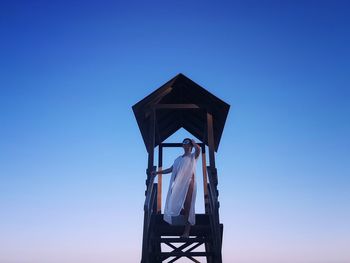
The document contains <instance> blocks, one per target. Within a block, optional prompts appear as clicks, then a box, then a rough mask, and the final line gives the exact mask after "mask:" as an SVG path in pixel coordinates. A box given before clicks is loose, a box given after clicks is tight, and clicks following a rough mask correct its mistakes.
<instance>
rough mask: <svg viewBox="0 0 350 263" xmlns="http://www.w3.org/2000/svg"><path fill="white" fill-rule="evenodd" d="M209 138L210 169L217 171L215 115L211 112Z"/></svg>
mask: <svg viewBox="0 0 350 263" xmlns="http://www.w3.org/2000/svg"><path fill="white" fill-rule="evenodd" d="M207 137H208V146H209V163H210V167H211V168H213V169H215V154H214V151H215V144H214V125H213V115H212V114H211V113H209V112H207Z"/></svg>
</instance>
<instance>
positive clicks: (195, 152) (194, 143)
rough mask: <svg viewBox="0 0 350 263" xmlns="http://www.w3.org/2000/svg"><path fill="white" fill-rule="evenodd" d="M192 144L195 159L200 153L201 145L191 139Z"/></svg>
mask: <svg viewBox="0 0 350 263" xmlns="http://www.w3.org/2000/svg"><path fill="white" fill-rule="evenodd" d="M191 141H192V145H193V147H194V157H195V158H196V159H197V158H198V156H199V154H200V153H201V147H200V146H199V145H198V144H197V143H196V142H195V141H194V140H193V139H192V140H191Z"/></svg>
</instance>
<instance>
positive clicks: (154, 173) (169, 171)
mask: <svg viewBox="0 0 350 263" xmlns="http://www.w3.org/2000/svg"><path fill="white" fill-rule="evenodd" d="M172 171H173V166H171V167H170V168H168V169H165V170H162V171H153V172H152V175H153V176H156V175H157V174H168V173H171V172H172Z"/></svg>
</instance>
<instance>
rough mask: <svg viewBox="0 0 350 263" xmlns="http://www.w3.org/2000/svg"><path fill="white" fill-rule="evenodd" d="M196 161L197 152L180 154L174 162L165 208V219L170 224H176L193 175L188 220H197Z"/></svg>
mask: <svg viewBox="0 0 350 263" xmlns="http://www.w3.org/2000/svg"><path fill="white" fill-rule="evenodd" d="M196 161H197V159H196V158H195V153H191V155H189V156H184V157H183V156H179V157H178V158H176V159H175V161H174V164H173V171H172V174H171V178H170V183H169V190H168V195H167V198H166V202H165V208H164V220H165V221H166V222H168V223H169V224H174V221H175V220H174V219H175V218H176V217H178V216H179V215H180V212H181V210H182V209H183V207H184V203H185V200H186V196H187V191H188V189H189V186H190V183H191V179H192V175H193V176H194V182H193V193H192V200H191V208H190V211H189V217H188V222H189V223H190V224H191V225H194V224H195V223H196V222H195V201H196V194H197V183H196V177H195V174H196Z"/></svg>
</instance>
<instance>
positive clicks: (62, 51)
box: [0, 1, 350, 263]
mask: <svg viewBox="0 0 350 263" xmlns="http://www.w3.org/2000/svg"><path fill="white" fill-rule="evenodd" d="M349 11H350V4H348V2H347V1H231V2H217V1H216V2H214V1H211V2H209V1H197V2H195V1H142V2H141V1H139V2H137V1H109V2H106V1H81V2H79V1H2V2H1V4H0V34H1V40H0V55H1V57H0V91H1V93H0V263H34V262H35V263H56V262H57V263H80V262H81V263H100V262H104V263H112V262H125V263H129V262H130V263H133V262H138V261H139V259H140V254H141V240H142V222H143V211H142V209H143V202H144V190H145V185H144V181H145V169H146V166H147V158H146V150H145V147H144V144H143V141H142V138H141V135H140V132H139V130H138V127H137V124H136V121H135V119H134V116H133V113H132V110H131V106H132V105H133V104H134V103H136V102H138V101H139V100H140V99H142V98H144V97H145V96H146V95H148V94H149V93H150V92H152V91H153V90H154V89H156V88H158V87H159V86H160V85H161V84H163V83H164V82H166V81H167V80H168V79H170V78H171V77H173V76H174V75H176V74H178V73H179V72H182V73H184V74H185V75H187V76H188V77H190V78H191V79H193V80H194V81H196V82H197V83H199V84H200V85H202V86H203V87H205V88H206V89H208V90H209V91H210V92H212V93H213V94H215V95H217V96H218V97H220V98H221V99H223V100H224V101H226V102H227V103H229V104H230V105H231V111H230V113H229V116H228V119H227V124H226V128H225V130H224V134H223V137H222V141H221V145H220V147H219V151H218V154H217V166H218V172H219V190H220V202H221V210H220V213H221V221H222V222H223V223H224V225H225V226H224V228H225V230H224V243H223V256H224V262H236V263H347V262H350V250H349V244H350V224H349V222H350V179H349V176H350V164H349V163H350V162H349V159H350V158H349V157H350V139H349V134H350V81H349V73H350V48H349V47H350V16H349ZM184 135H186V134H185V133H184V132H180V133H179V134H177V135H175V137H173V138H171V139H170V141H171V140H177V139H179V138H182V136H184ZM180 153H181V152H180V150H179V151H178V152H173V153H172V154H173V155H174V156H175V155H177V154H180ZM170 157H172V156H170V155H169V156H168V157H167V158H168V159H167V160H166V163H165V166H168V165H171V164H172V163H171V160H172V159H171V158H170ZM199 187H200V185H199ZM202 200H203V199H202V196H200V195H199V196H198V199H197V204H198V207H199V210H200V206H201V203H202V202H203V201H202Z"/></svg>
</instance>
